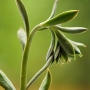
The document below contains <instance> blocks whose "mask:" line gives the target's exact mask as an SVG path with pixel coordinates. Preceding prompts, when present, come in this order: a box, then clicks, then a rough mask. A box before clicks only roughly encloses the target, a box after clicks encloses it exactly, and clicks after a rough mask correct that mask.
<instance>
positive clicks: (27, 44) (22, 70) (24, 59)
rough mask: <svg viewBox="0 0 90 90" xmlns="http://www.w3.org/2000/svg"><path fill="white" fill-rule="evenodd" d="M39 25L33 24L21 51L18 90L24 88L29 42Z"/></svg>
mask: <svg viewBox="0 0 90 90" xmlns="http://www.w3.org/2000/svg"><path fill="white" fill-rule="evenodd" d="M40 27H41V24H39V25H37V26H35V27H34V28H33V29H32V31H31V33H30V35H29V38H28V39H27V43H26V46H25V49H24V53H23V59H22V64H21V78H20V90H26V83H27V82H26V80H27V78H26V77H27V75H26V74H27V61H28V53H29V48H30V44H31V41H32V38H33V36H34V34H35V32H36V31H37V30H38V29H39V28H40Z"/></svg>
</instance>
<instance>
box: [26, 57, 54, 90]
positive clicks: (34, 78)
mask: <svg viewBox="0 0 90 90" xmlns="http://www.w3.org/2000/svg"><path fill="white" fill-rule="evenodd" d="M52 59H53V56H51V57H50V58H49V59H48V61H47V62H46V63H45V65H44V66H43V67H42V68H41V69H40V70H39V71H38V72H37V73H36V74H35V75H34V76H33V78H32V79H31V80H30V81H29V82H28V84H27V86H26V90H28V88H29V87H30V85H31V84H32V83H33V82H34V81H35V80H36V79H37V78H38V77H39V76H40V75H41V74H42V73H43V72H44V71H45V70H46V69H47V68H48V67H49V66H50V64H51V62H52Z"/></svg>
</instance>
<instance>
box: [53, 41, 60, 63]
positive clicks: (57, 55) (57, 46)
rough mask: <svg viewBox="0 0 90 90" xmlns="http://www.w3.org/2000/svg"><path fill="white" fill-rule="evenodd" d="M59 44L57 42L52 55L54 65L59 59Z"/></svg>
mask: <svg viewBox="0 0 90 90" xmlns="http://www.w3.org/2000/svg"><path fill="white" fill-rule="evenodd" d="M60 54H61V53H60V44H59V41H57V44H56V48H55V54H54V58H55V60H56V63H58V61H59V58H60Z"/></svg>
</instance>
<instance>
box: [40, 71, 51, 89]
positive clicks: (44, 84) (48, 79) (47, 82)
mask: <svg viewBox="0 0 90 90" xmlns="http://www.w3.org/2000/svg"><path fill="white" fill-rule="evenodd" d="M50 84H51V74H50V71H49V70H48V71H47V74H46V76H45V78H44V79H43V81H42V84H41V85H40V88H39V90H49V87H50Z"/></svg>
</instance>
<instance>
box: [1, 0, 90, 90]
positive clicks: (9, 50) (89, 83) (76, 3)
mask: <svg viewBox="0 0 90 90" xmlns="http://www.w3.org/2000/svg"><path fill="white" fill-rule="evenodd" d="M22 1H23V3H24V5H25V6H26V9H27V12H28V16H29V20H30V28H31V29H32V28H33V27H34V26H35V25H37V24H38V23H40V22H42V21H44V20H46V19H47V18H48V17H49V15H50V13H51V10H52V6H53V3H54V0H22ZM73 9H76V10H80V12H79V14H78V16H77V17H76V18H75V19H74V20H72V21H71V22H68V23H65V24H63V25H62V26H83V27H87V28H90V0H59V2H58V7H57V12H56V15H57V14H59V13H61V12H63V11H67V10H73ZM20 27H24V25H23V22H22V19H21V16H20V13H19V12H18V10H17V7H16V4H15V0H0V69H1V70H2V71H4V73H5V74H6V75H7V76H8V77H9V79H10V80H11V81H12V83H13V84H14V85H15V87H16V88H17V90H19V82H20V81H19V80H20V75H19V74H20V67H21V58H22V49H21V45H20V42H19V40H18V38H17V30H18V29H19V28H20ZM66 36H67V37H68V38H70V39H72V40H74V41H78V42H82V43H84V44H86V45H87V47H86V48H82V47H80V49H81V51H82V54H83V57H82V58H80V57H78V56H77V60H76V61H75V60H72V62H71V63H68V64H67V63H65V64H64V65H62V66H61V65H60V64H58V65H56V63H54V64H53V66H52V67H51V68H50V69H51V73H52V77H53V78H52V84H51V88H50V90H90V70H89V69H90V60H89V59H90V55H89V54H90V31H89V30H88V31H87V32H86V33H82V34H77V35H73V34H66ZM49 44H50V32H49V31H48V30H47V31H42V32H38V33H36V35H35V37H34V39H33V42H32V45H31V50H30V53H29V61H28V80H29V79H30V78H31V77H32V76H33V75H34V74H35V73H36V72H37V71H38V70H39V69H40V68H41V67H42V66H43V65H44V64H45V55H46V53H47V50H48V47H49ZM44 75H45V73H43V74H42V75H41V77H39V78H38V79H37V80H36V82H35V83H34V84H33V85H32V86H31V87H30V90H38V88H39V86H40V83H41V81H42V79H43V77H44ZM0 90H3V89H2V88H0Z"/></svg>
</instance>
